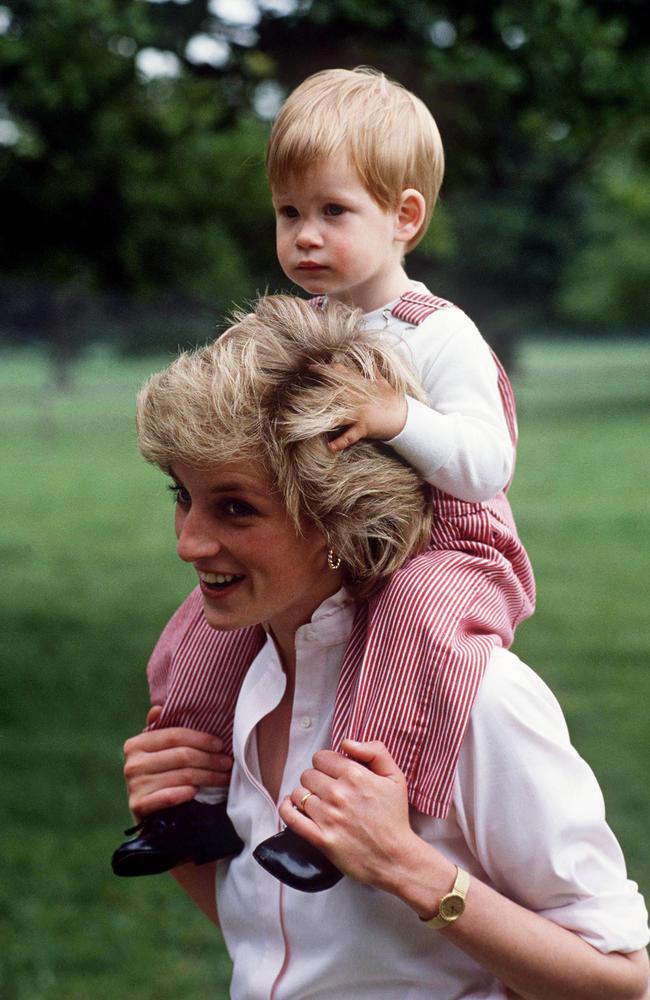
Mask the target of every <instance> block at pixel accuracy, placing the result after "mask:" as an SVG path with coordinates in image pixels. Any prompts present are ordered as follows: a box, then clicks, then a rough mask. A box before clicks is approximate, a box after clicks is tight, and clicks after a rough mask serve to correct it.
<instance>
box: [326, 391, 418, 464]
mask: <svg viewBox="0 0 650 1000" xmlns="http://www.w3.org/2000/svg"><path fill="white" fill-rule="evenodd" d="M374 384H375V387H376V390H377V397H378V398H377V400H376V402H372V403H362V404H361V405H360V406H359V407H358V408H357V409H356V411H355V412H354V413H353V418H354V419H353V422H352V423H351V424H350V425H349V426H348V427H346V428H345V430H344V431H343V433H342V434H339V436H338V437H336V438H334V439H333V440H332V441H330V442H329V448H330V450H331V451H345V449H346V448H349V447H350V445H351V444H354V443H355V442H356V441H360V440H361V439H362V438H375V439H377V440H379V441H389V440H390V439H391V438H394V437H396V436H397V435H398V434H399V432H400V431H401V430H403V429H404V424H405V423H406V416H407V412H408V407H407V405H406V397H405V396H403V395H401V394H400V393H398V392H396V391H395V389H393V387H392V386H391V385H390V383H388V382H387V381H386V379H385V378H384V376H383V375H381V374H380V373H379V372H378V371H376V372H375V376H374Z"/></svg>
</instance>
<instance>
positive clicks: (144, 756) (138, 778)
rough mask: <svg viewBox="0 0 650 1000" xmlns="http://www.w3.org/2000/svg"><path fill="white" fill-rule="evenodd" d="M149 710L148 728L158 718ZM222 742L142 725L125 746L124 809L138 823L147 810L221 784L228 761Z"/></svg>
mask: <svg viewBox="0 0 650 1000" xmlns="http://www.w3.org/2000/svg"><path fill="white" fill-rule="evenodd" d="M160 712H161V708H160V706H159V705H156V706H154V707H153V708H151V709H149V712H148V714H147V726H151V725H153V724H154V723H155V722H156V721H157V719H158V718H159V716H160ZM222 749H223V743H222V741H221V740H220V739H219V738H218V737H216V736H212V735H210V734H209V733H199V732H197V731H196V730H194V729H184V728H181V727H172V728H170V729H147V730H145V731H144V732H142V733H139V734H138V735H137V736H133V737H131V739H129V740H127V741H126V743H125V744H124V777H125V779H126V787H127V793H128V798H129V809H130V810H131V812H132V813H133V816H134V817H135V819H136V821H137V822H140V821H141V820H142V819H144V817H145V816H148V815H149V813H152V812H157V811H158V810H159V809H167V808H168V807H169V806H176V805H179V804H180V803H181V802H189V800H190V799H192V798H194V796H195V794H196V791H197V789H198V788H199V787H200V786H201V785H212V786H218V787H226V786H227V785H228V782H229V781H230V769H231V767H232V759H231V758H230V757H227V756H226V755H225V754H223V753H222V752H221V751H222Z"/></svg>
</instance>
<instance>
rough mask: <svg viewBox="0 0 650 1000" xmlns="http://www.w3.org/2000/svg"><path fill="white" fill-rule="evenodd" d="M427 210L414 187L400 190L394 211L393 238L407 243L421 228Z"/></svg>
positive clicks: (422, 198) (422, 197)
mask: <svg viewBox="0 0 650 1000" xmlns="http://www.w3.org/2000/svg"><path fill="white" fill-rule="evenodd" d="M426 212H427V206H426V202H425V200H424V196H423V195H422V194H420V192H419V191H416V189H415V188H406V190H405V191H402V193H401V195H400V199H399V204H398V206H397V211H396V213H395V239H396V240H397V242H398V243H409V242H410V241H411V240H412V239H413V237H414V236H416V235H417V233H418V232H419V231H420V229H421V228H422V224H423V223H424V218H425V215H426Z"/></svg>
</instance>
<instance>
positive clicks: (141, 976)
mask: <svg viewBox="0 0 650 1000" xmlns="http://www.w3.org/2000/svg"><path fill="white" fill-rule="evenodd" d="M649 29H650V7H649V6H648V5H647V4H646V3H645V2H644V0H603V2H587V0H535V2H534V3H531V4H528V5H523V4H517V3H507V2H490V0H487V2H481V3H478V2H476V0H473V2H471V0H468V2H464V3H451V2H432V0H382V2H380V0H156V2H153V0H30V2H28V0H13V2H11V3H9V4H0V440H1V441H2V461H1V465H0V468H1V470H2V472H1V474H2V476H3V478H4V488H3V490H2V498H3V513H2V520H1V522H0V566H1V568H2V581H3V587H2V597H1V598H0V601H1V617H2V624H3V632H2V651H1V655H2V658H3V663H2V669H1V672H0V677H1V681H0V683H1V684H2V693H1V698H0V736H1V738H2V746H3V768H2V774H1V775H0V782H1V784H2V801H3V804H4V816H3V822H2V850H1V852H0V939H1V940H2V947H1V948H0V996H2V998H7V1000H113V998H115V1000H117V998H119V1000H123V998H125V997H128V998H133V1000H172V998H176V997H178V996H180V995H183V996H184V997H186V998H187V1000H200V998H203V997H205V996H207V995H210V996H216V997H227V995H228V986H227V984H228V979H229V967H228V960H227V958H226V956H225V954H224V952H223V949H222V946H221V944H220V942H219V940H218V937H217V935H216V934H215V933H214V932H213V930H212V929H211V927H210V925H209V924H208V923H207V922H206V921H205V920H204V918H202V917H201V916H200V915H199V914H198V913H195V912H194V911H193V910H192V908H191V906H190V904H189V903H187V902H186V901H185V900H184V899H182V898H181V896H180V893H179V892H178V891H177V890H176V887H175V886H174V885H173V884H172V883H171V880H170V879H168V878H166V877H161V878H154V879H141V880H133V881H131V880H117V879H115V878H113V876H112V875H111V872H110V867H109V859H110V854H111V852H112V850H113V849H114V847H115V846H117V844H118V843H119V841H120V840H121V839H122V838H121V831H122V828H123V827H124V826H127V825H129V822H130V820H129V816H128V810H127V808H126V804H125V798H124V792H123V786H122V778H121V744H122V742H123V740H124V738H126V737H127V736H128V735H130V734H132V733H133V732H135V731H136V730H137V729H139V728H140V727H141V726H142V724H143V720H144V715H145V711H146V705H147V692H146V684H145V680H144V665H145V663H146V659H147V656H148V653H149V651H150V649H151V647H152V645H153V642H154V641H155V638H156V636H157V634H158V632H159V631H160V629H161V627H162V625H163V624H164V622H165V620H166V618H167V617H168V615H169V614H170V613H171V611H172V610H173V609H174V608H175V606H176V605H177V604H178V603H179V601H180V600H181V599H182V598H183V596H184V595H185V594H186V593H187V591H188V590H189V589H190V588H191V586H192V585H193V582H192V574H191V572H190V571H189V570H188V569H187V568H186V567H183V566H182V565H181V564H180V563H178V565H177V562H178V561H177V559H176V557H175V554H174V546H173V536H172V523H171V522H172V511H171V505H170V503H169V501H168V500H167V499H166V498H165V484H164V481H163V477H162V476H160V474H159V473H157V472H156V471H155V470H153V469H150V468H148V467H146V466H145V465H144V463H143V462H142V460H141V459H140V458H139V457H138V454H137V450H136V446H135V435H134V431H133V409H134V395H135V391H136V387H137V385H138V383H139V382H140V381H141V380H142V379H143V378H144V377H146V375H147V374H148V373H149V372H150V371H152V370H154V369H155V368H157V367H160V366H161V365H162V364H164V363H165V362H166V360H168V358H169V357H170V354H171V353H173V352H174V351H175V350H176V348H177V347H178V346H179V345H180V346H186V345H189V344H194V343H197V342H201V341H204V340H205V339H207V338H208V337H210V336H213V335H214V334H215V333H216V332H217V331H218V330H219V329H220V328H221V326H222V323H223V317H224V316H225V315H226V314H227V312H228V311H229V309H230V308H231V307H232V305H233V304H234V303H241V302H243V301H244V300H246V299H250V298H252V297H253V296H254V295H255V294H256V293H258V292H263V291H265V290H270V291H276V290H280V289H282V290H289V289H288V288H287V285H286V281H285V280H284V279H283V276H282V275H281V272H280V271H279V269H278V266H277V264H276V261H275V254H274V233H273V230H274V226H273V214H272V210H271V204H270V198H269V195H268V191H267V188H266V182H265V176H264V146H265V142H266V138H267V136H268V132H269V128H270V122H271V121H272V119H273V116H274V115H275V113H276V112H277V109H278V107H279V105H280V103H281V102H282V100H283V98H284V96H285V95H286V94H287V93H288V92H289V90H291V89H292V88H293V87H294V86H295V85H296V84H297V83H298V82H300V81H301V80H302V79H303V78H304V77H305V76H307V75H308V74H309V73H312V72H315V71H316V70H319V69H323V68H327V67H333V66H345V67H353V66H356V65H360V64H367V65H372V66H375V67H377V68H379V69H381V70H383V71H385V72H386V73H388V74H389V75H390V76H392V77H394V78H395V79H397V80H399V81H400V82H402V83H404V84H405V85H406V86H407V87H409V88H410V89H412V90H413V91H415V92H416V93H417V94H418V95H419V96H420V97H422V98H423V99H424V101H425V102H426V103H427V104H428V106H429V107H430V108H431V110H432V111H433V113H434V115H435V117H436V119H437V121H438V124H439V126H440V129H441V132H442V136H443V140H444V143H445V148H446V155H447V173H446V180H445V183H444V186H443V190H442V197H441V200H440V203H439V206H438V207H437V209H436V212H435V214H434V219H433V223H432V226H431V230H430V233H429V236H428V238H427V240H426V241H425V243H424V245H423V246H420V247H419V248H418V250H417V251H416V252H415V253H414V254H413V255H412V257H411V258H409V273H410V274H411V276H412V277H416V278H420V279H422V280H424V281H426V283H427V284H428V285H429V287H430V288H431V289H432V290H433V291H434V292H435V293H437V294H440V295H443V296H445V297H447V298H450V299H452V300H453V301H455V302H457V303H458V304H459V305H461V306H462V307H463V308H464V309H465V310H466V311H467V312H468V313H469V314H470V315H471V316H472V317H473V318H474V319H475V320H476V321H477V322H478V323H479V326H480V327H481V329H482V331H483V333H484V335H485V336H486V338H487V339H488V341H489V342H490V343H491V344H492V345H493V346H494V347H495V348H496V349H497V351H498V352H499V354H500V355H501V357H502V359H503V360H504V362H505V363H506V366H507V367H508V368H509V370H510V372H511V375H512V377H513V380H514V383H515V388H516V391H517V394H518V400H519V413H520V449H519V466H518V472H517V476H516V479H515V483H514V486H513V488H512V491H511V498H512V502H513V506H514V508H515V513H516V516H517V518H518V522H519V526H520V530H521V533H522V536H523V538H524V540H525V541H526V543H527V545H528V548H529V551H530V553H531V557H532V560H533V564H534V566H535V569H536V573H537V580H538V589H539V600H538V610H537V613H536V615H535V617H534V618H533V619H532V620H531V621H530V622H528V623H526V624H525V625H524V626H522V627H521V628H520V630H519V633H518V636H517V640H516V646H515V649H516V651H517V652H518V653H519V654H520V655H521V656H522V657H523V658H524V659H526V660H527V661H528V662H529V663H530V664H531V665H532V666H533V667H534V668H535V669H536V670H538V671H539V672H540V673H541V674H542V675H543V676H544V677H545V678H546V679H547V680H548V681H549V683H550V684H551V685H552V687H553V688H554V690H555V691H556V693H557V694H558V696H559V697H560V700H561V702H562V704H563V706H564V708H565V711H566V713H567V717H568V721H569V725H570V728H571V731H572V735H573V738H574V741H575V742H576V744H577V745H578V747H579V749H580V750H581V752H582V753H583V754H585V756H587V758H588V759H589V760H590V762H591V763H592V765H593V767H594V769H595V771H596V773H597V776H598V778H599V779H600V781H601V784H602V785H603V788H604V791H605V796H606V800H607V803H608V816H609V819H610V822H611V824H612V826H613V827H614V829H615V831H616V833H617V835H618V836H619V838H620V839H621V841H622V843H623V846H624V849H625V852H626V856H627V858H628V863H629V868H630V874H631V877H633V878H634V879H636V880H637V881H639V883H640V884H641V887H642V889H643V890H644V891H645V892H646V894H647V893H649V892H650V859H649V858H648V850H647V829H648V826H649V825H650V797H649V796H648V792H647V786H648V782H647V761H648V724H647V709H646V708H645V707H644V706H647V704H648V703H649V701H648V696H649V695H650V663H649V662H648V660H649V657H648V650H649V648H650V611H649V607H648V599H647V594H648V591H649V584H650V581H649V579H648V570H647V562H648V551H649V546H648V542H649V534H648V529H647V522H648V514H649V513H650V510H649V507H650V505H649V503H648V496H649V492H650V491H649V487H650V482H649V480H650V474H649V471H648V470H649V469H650V461H649V460H648V459H649V456H648V446H647V440H648V419H647V406H648V397H649V395H650V393H649V378H648V376H649V375H650V239H649V226H648V224H649V223H650V184H649V180H650V162H649V153H650V120H649V119H648V115H647V111H648V106H649V98H650V59H649V58H648V56H649V49H650V44H649V42H650V39H649V35H650V30H649Z"/></svg>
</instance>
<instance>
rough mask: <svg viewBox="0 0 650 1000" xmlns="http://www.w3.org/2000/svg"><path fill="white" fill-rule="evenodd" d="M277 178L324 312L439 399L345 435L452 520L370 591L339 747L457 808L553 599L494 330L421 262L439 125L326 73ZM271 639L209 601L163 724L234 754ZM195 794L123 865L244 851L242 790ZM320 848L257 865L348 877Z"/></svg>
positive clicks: (308, 282) (384, 90) (155, 667)
mask: <svg viewBox="0 0 650 1000" xmlns="http://www.w3.org/2000/svg"><path fill="white" fill-rule="evenodd" d="M267 169H268V176H269V182H270V187H271V192H272V197H273V204H274V208H275V213H276V220H277V253H278V258H279V261H280V264H281V266H282V268H283V270H284V272H285V274H286V275H287V277H288V278H290V279H291V280H292V281H293V282H295V283H296V284H297V285H299V286H300V287H301V288H302V289H304V290H305V291H306V292H308V293H309V294H310V295H311V296H314V297H315V298H314V307H315V308H326V307H327V302H328V300H340V301H342V302H344V303H347V304H349V305H351V306H354V307H356V308H359V309H361V310H362V311H363V313H364V321H365V324H366V326H367V328H368V329H371V330H376V331H377V335H378V336H381V337H388V338H389V339H390V340H391V341H393V342H395V343H396V344H398V345H399V346H400V347H401V348H402V350H403V351H404V353H405V354H406V356H407V358H408V359H409V361H410V362H411V364H412V365H413V367H414V368H415V369H416V370H417V372H418V374H419V376H420V378H421V380H422V383H423V385H424V388H425V390H426V392H427V395H428V401H429V405H428V406H427V405H425V404H423V403H420V402H418V401H416V400H414V399H409V398H405V397H401V396H399V395H397V394H396V393H395V392H393V390H392V389H391V388H390V387H389V386H388V385H387V384H383V383H382V390H383V392H382V396H383V405H382V406H381V407H377V406H361V407H359V408H358V410H357V412H356V413H355V414H354V419H353V420H352V422H351V423H350V425H349V426H347V427H346V428H344V429H342V432H341V434H340V435H338V436H337V437H336V438H335V439H334V440H333V441H332V442H331V443H330V447H331V448H332V449H333V450H335V451H343V450H344V449H345V448H347V447H349V446H350V445H352V444H353V443H354V442H355V441H357V440H359V439H360V438H363V437H372V438H378V439H380V440H383V441H385V442H386V444H387V445H388V446H390V447H392V448H394V449H395V451H396V452H397V453H398V454H399V455H400V456H401V457H402V458H403V459H404V460H405V461H407V462H408V463H409V464H411V465H412V466H413V467H414V468H415V469H416V470H417V471H418V472H419V473H420V474H421V476H422V477H423V478H424V479H425V480H426V481H427V482H428V483H430V484H431V486H432V502H433V505H434V514H435V517H434V530H433V534H432V540H431V549H430V550H429V551H428V552H427V553H425V554H424V555H422V556H419V557H418V558H416V559H414V560H412V562H411V563H409V564H408V565H407V566H406V567H404V568H403V569H402V570H400V571H399V572H398V573H397V574H395V576H394V577H393V578H392V580H391V581H390V583H389V584H388V586H387V587H385V588H384V589H383V590H382V591H380V592H379V593H378V594H376V595H374V596H373V597H371V599H370V600H369V602H368V625H367V632H366V641H365V652H364V655H363V662H362V665H361V668H360V669H355V672H354V673H353V674H352V673H350V671H348V670H346V664H345V663H344V664H343V668H342V672H341V676H340V680H339V689H338V693H337V701H336V707H335V712H334V722H333V731H332V747H333V749H338V748H339V747H340V744H341V740H342V739H343V738H344V737H346V736H347V737H350V738H353V739H357V740H370V739H381V740H383V742H384V743H385V744H386V746H387V748H388V750H389V751H390V753H391V754H392V755H393V757H394V758H395V760H396V762H397V764H398V765H399V767H400V768H401V769H402V770H403V771H404V773H405V774H406V777H407V781H408V787H409V798H410V802H411V804H412V806H414V807H415V808H416V809H418V810H419V811H420V812H423V813H425V814H428V815H430V816H439V817H444V816H445V815H446V813H447V811H448V809H449V803H450V799H451V792H452V786H453V780H454V774H455V766H456V760H457V756H458V751H459V747H460V743H461V740H462V737H463V734H464V731H465V727H466V725H467V720H468V718H469V714H470V711H471V708H472V704H473V701H474V697H475V695H476V692H477V690H478V686H479V684H480V681H481V678H482V676H483V672H484V669H485V666H486V664H487V661H488V658H489V655H490V652H491V650H492V648H493V646H494V645H495V644H496V645H503V646H509V645H510V643H511V642H512V638H513V634H514V629H515V628H516V626H517V624H518V623H519V622H520V621H521V620H523V619H524V618H526V617H528V616H529V615H530V614H531V613H532V611H533V608H534V583H533V577H532V571H531V568H530V564H529V562H528V558H527V556H526V553H525V551H524V549H523V547H522V546H521V543H520V542H519V540H518V537H517V533H516V529H515V526H514V522H513V520H512V515H511V512H510V507H509V504H508V501H507V499H506V497H505V492H504V491H505V490H507V487H508V485H509V482H510V479H511V476H512V472H513V468H514V453H515V445H516V419H515V411H514V400H513V398H512V393H511V390H510V387H509V384H508V380H507V378H506V376H505V373H504V372H503V369H502V368H501V366H500V365H499V363H498V362H497V361H496V359H495V358H494V356H493V355H492V353H491V351H490V349H489V348H488V346H487V344H486V343H485V341H484V340H483V339H482V337H481V335H480V334H479V332H478V330H477V329H476V327H475V326H474V324H473V323H472V322H471V321H470V320H469V319H468V317H467V316H466V315H465V314H464V313H463V312H462V311H461V310H460V309H457V308H456V307H455V306H453V305H452V304H451V303H449V302H446V301H445V300H444V299H440V298H437V297H435V296H432V295H431V294H430V293H429V292H428V290H427V289H426V288H425V287H424V286H423V285H420V284H417V283H414V282H412V281H410V280H409V278H408V276H407V274H406V271H405V269H404V256H405V254H406V253H408V252H409V251H410V250H412V249H413V248H414V247H415V246H416V245H417V244H418V243H419V241H420V240H421V239H422V237H423V236H424V234H425V233H426V230H427V228H428V225H429V221H430V219H431V214H432V212H433V208H434V206H435V202H436V199H437V196H438V191H439V188H440V184H441V181H442V175H443V150H442V144H441V140H440V136H439V133H438V129H437V127H436V124H435V122H434V120H433V118H432V116H431V114H430V112H429V111H428V110H427V108H426V107H425V106H424V105H423V104H422V102H421V101H419V100H418V98H416V97H415V96H414V95H412V94H410V93H409V92H408V91H406V90H405V89H404V88H402V87H401V86H399V85H398V84H396V83H393V82H391V81H389V80H387V79H386V77H384V76H383V75H382V74H379V73H376V72H374V71H371V70H366V69H359V70H354V71H348V70H327V71H324V72H322V73H317V74H315V75H314V76H312V77H309V78H308V79H307V80H306V81H305V82H304V83H303V84H301V85H300V86H299V87H298V88H297V89H296V90H295V91H294V92H293V93H292V94H291V95H290V96H289V98H288V99H287V101H286V102H285V104H284V106H283V108H282V109H281V111H280V114H279V115H278V118H277V120H276V122H275V124H274V126H273V130H272V133H271V137H270V140H269V146H268V151H267ZM375 377H376V378H377V380H378V381H380V382H381V378H380V377H379V375H376V376H375ZM337 558H338V557H337V556H336V553H332V562H331V563H330V565H332V567H333V568H335V567H336V566H337V565H338V564H337V562H336V560H337ZM213 585H214V586H215V587H222V588H224V589H225V588H227V587H228V585H229V581H228V580H227V579H223V580H219V579H216V578H215V580H214V581H213ZM255 643H256V640H255V638H254V637H251V636H250V635H246V636H243V635H241V634H240V633H223V632H222V633H217V632H214V631H213V630H211V629H210V628H209V627H208V626H207V624H206V623H205V621H204V619H203V618H202V614H201V610H200V604H199V603H197V600H196V598H195V597H193V595H190V597H189V598H188V600H187V601H186V602H185V604H184V605H182V606H181V608H180V609H179V611H178V612H177V613H176V615H175V616H174V618H173V619H172V620H171V622H170V623H169V625H168V626H167V628H166V629H165V632H164V633H163V635H162V637H161V640H160V642H159V644H158V646H157V647H156V650H155V651H154V654H153V656H152V659H151V661H150V664H149V669H148V674H149V682H150V688H151V695H152V702H153V704H154V705H156V704H159V705H162V711H161V713H160V715H159V716H156V718H155V723H154V724H155V726H156V727H160V726H186V727H189V728H195V729H203V730H206V731H208V732H212V733H214V734H215V735H218V736H219V737H221V738H222V740H223V741H224V749H225V751H226V752H229V751H230V742H229V741H230V740H231V736H232V716H233V712H234V705H235V702H236V699H237V694H238V691H239V686H240V684H241V681H242V678H243V676H244V673H245V672H246V669H247V666H248V664H249V663H250V662H251V659H252V657H253V656H254V655H255V652H256V651H257V647H256V644H255ZM350 659H351V661H352V660H353V659H354V658H353V657H351V658H350ZM432 719H434V720H436V724H435V725H433V726H432V725H431V720H432ZM307 722H308V720H304V719H303V720H299V721H298V723H297V724H299V725H301V724H307ZM425 734H427V735H426V736H425ZM308 763H309V762H308V761H306V762H305V765H306V766H307V764H308ZM186 796H187V793H186V792H183V793H182V795H181V794H180V793H179V804H172V803H170V805H171V808H168V809H165V810H163V811H161V812H160V813H157V814H155V816H154V817H152V818H148V819H147V820H146V821H145V823H144V825H143V826H142V828H141V829H140V832H139V835H138V836H137V837H136V838H135V839H134V840H131V841H128V842H127V843H125V844H123V845H122V846H121V847H120V848H119V849H118V851H116V852H115V855H114V857H113V868H114V871H115V872H116V874H121V875H138V874H148V873H153V872H158V871H164V870H166V869H168V868H171V867H173V866H174V865H176V864H179V863H182V862H185V861H188V860H192V859H193V860H196V861H198V862H201V861H207V860H211V859H214V858H218V857H225V856H228V855H229V854H232V853H234V852H235V851H236V850H237V849H238V847H240V846H241V845H240V843H239V842H238V840H237V837H236V835H234V831H233V830H232V827H231V826H230V825H229V821H228V819H227V815H226V811H225V803H224V802H223V801H221V802H220V803H219V804H216V803H218V800H219V799H221V800H223V798H224V793H223V790H214V789H212V790H210V789H208V790H201V794H200V795H199V796H198V798H197V799H194V800H193V801H192V802H189V803H187V802H182V803H181V802H180V800H181V798H182V797H184V798H186ZM274 840H275V841H277V843H275V844H274V843H273V841H274ZM302 844H304V842H301V841H299V839H298V838H296V837H295V835H292V834H291V833H290V831H287V830H285V831H284V832H283V833H281V834H279V835H278V837H277V838H272V839H271V840H270V841H267V842H266V843H265V844H263V845H260V846H259V847H258V849H257V851H256V857H257V859H258V860H259V861H260V863H261V864H263V865H264V866H265V867H266V868H267V869H268V870H269V871H272V873H273V874H275V875H276V876H277V877H278V878H281V879H282V880H283V881H286V882H287V883H288V884H290V885H292V886H294V887H296V888H301V889H305V890H306V891H315V890H317V889H321V888H325V887H327V886H329V885H332V884H333V883H334V881H336V879H337V878H338V877H340V874H339V873H338V872H336V870H334V872H332V871H331V866H329V867H328V865H329V863H328V862H326V859H323V863H321V861H320V859H319V858H318V857H314V856H313V850H312V849H310V850H309V851H307V850H306V849H305V852H303V851H302V846H301V845H302Z"/></svg>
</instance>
